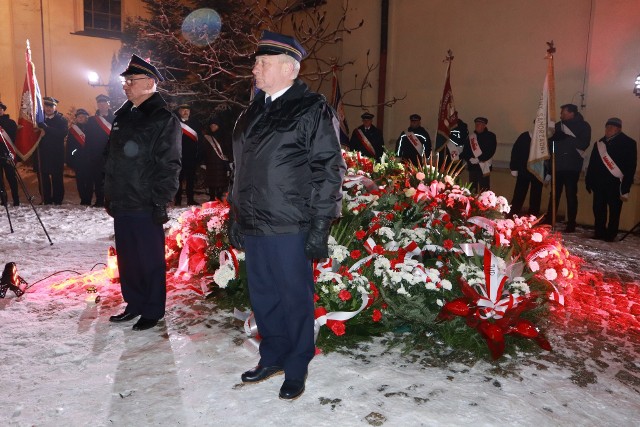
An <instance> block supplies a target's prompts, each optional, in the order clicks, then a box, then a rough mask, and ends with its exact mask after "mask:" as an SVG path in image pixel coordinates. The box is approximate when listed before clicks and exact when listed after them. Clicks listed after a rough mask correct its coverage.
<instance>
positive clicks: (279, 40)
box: [255, 30, 307, 62]
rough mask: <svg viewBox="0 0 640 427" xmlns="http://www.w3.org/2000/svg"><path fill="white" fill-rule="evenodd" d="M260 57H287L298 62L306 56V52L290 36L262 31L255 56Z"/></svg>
mask: <svg viewBox="0 0 640 427" xmlns="http://www.w3.org/2000/svg"><path fill="white" fill-rule="evenodd" d="M260 55H287V56H290V57H292V58H293V59H295V60H296V61H298V62H300V61H302V59H303V58H304V57H305V56H307V51H306V50H304V48H303V47H302V45H301V44H300V43H299V42H298V40H296V39H295V38H293V37H291V36H286V35H284V34H278V33H273V32H271V31H267V30H265V31H263V32H262V37H261V38H260V41H258V48H257V50H256V53H255V56H260Z"/></svg>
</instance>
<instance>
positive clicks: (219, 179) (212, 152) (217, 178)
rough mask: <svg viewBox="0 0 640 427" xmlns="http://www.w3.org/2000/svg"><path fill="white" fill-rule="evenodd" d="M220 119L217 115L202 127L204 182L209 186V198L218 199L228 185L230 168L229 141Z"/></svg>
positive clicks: (220, 198)
mask: <svg viewBox="0 0 640 427" xmlns="http://www.w3.org/2000/svg"><path fill="white" fill-rule="evenodd" d="M221 126H222V121H221V120H220V119H218V118H217V117H212V118H211V119H209V122H208V123H207V126H206V128H205V129H204V141H203V144H204V147H203V149H202V151H203V153H204V162H205V166H206V167H207V173H206V184H207V186H208V187H209V198H210V200H214V199H219V200H222V197H223V196H224V194H225V193H226V192H227V190H228V187H229V171H230V170H231V167H230V165H231V160H230V159H233V156H232V154H231V143H230V137H229V134H228V132H224V131H223V130H222V129H221Z"/></svg>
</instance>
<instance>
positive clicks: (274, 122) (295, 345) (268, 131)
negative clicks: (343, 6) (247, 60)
mask: <svg viewBox="0 0 640 427" xmlns="http://www.w3.org/2000/svg"><path fill="white" fill-rule="evenodd" d="M305 55H306V52H305V50H304V48H303V47H302V46H301V45H300V43H298V41H297V40H296V39H295V38H293V37H290V36H288V35H283V34H278V33H273V32H270V31H264V32H263V34H262V37H261V39H260V41H259V42H258V46H257V51H256V53H255V58H256V59H255V64H254V66H253V75H254V76H255V82H256V87H257V88H258V89H260V92H259V93H257V94H256V96H255V97H254V99H253V101H252V102H251V105H250V106H249V107H248V108H247V109H246V110H245V111H244V112H243V113H242V114H241V115H240V117H239V118H238V120H237V122H236V125H235V128H234V130H233V137H232V140H233V153H234V164H235V168H234V178H233V184H232V186H231V192H230V194H229V196H228V200H229V203H230V213H229V240H230V242H231V244H232V245H233V246H235V247H236V248H238V249H244V251H245V260H246V269H247V278H248V283H249V295H250V299H251V307H252V309H253V313H254V315H255V320H256V325H257V326H258V330H259V331H260V336H261V337H262V341H261V342H260V361H259V362H258V365H257V366H256V367H255V368H253V369H250V370H248V371H246V372H244V373H243V374H242V375H241V379H242V381H243V382H244V383H256V382H260V381H263V380H266V379H267V378H270V377H272V376H274V375H277V374H282V373H283V372H284V377H285V379H284V382H283V383H282V386H281V387H280V393H279V396H280V398H281V399H286V400H293V399H296V398H298V397H299V396H300V395H301V394H302V393H303V392H304V390H305V381H306V378H307V367H308V365H309V362H310V361H311V359H312V358H313V356H314V354H315V344H314V327H313V325H314V301H313V294H314V283H313V270H312V263H311V262H312V260H313V259H324V258H327V257H328V256H329V250H328V238H329V231H330V227H331V223H332V222H333V220H334V219H335V218H337V217H338V216H339V215H340V211H341V199H342V192H341V185H342V179H343V177H344V173H345V170H346V165H345V163H344V160H343V159H342V155H341V150H340V136H339V135H340V133H339V127H338V126H339V125H338V120H337V118H336V117H335V115H334V111H333V109H332V108H331V106H330V105H329V104H328V103H327V102H326V99H325V98H324V97H323V96H322V95H319V94H317V93H314V92H312V91H311V90H310V89H309V87H308V86H307V85H306V84H305V83H303V82H302V81H301V80H299V79H298V78H297V76H298V72H299V70H300V61H301V60H302V58H303V57H304V56H305Z"/></svg>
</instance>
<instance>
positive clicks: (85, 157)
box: [67, 108, 93, 206]
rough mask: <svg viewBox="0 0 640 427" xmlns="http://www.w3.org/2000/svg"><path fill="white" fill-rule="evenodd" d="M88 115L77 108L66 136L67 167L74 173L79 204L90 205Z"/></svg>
mask: <svg viewBox="0 0 640 427" xmlns="http://www.w3.org/2000/svg"><path fill="white" fill-rule="evenodd" d="M88 120H89V113H88V112H87V110H85V109H84V108H78V109H77V110H76V114H75V120H74V122H73V124H72V125H71V126H70V127H69V133H68V134H67V166H69V167H70V168H71V169H73V171H74V172H75V173H76V186H77V188H78V195H79V196H80V204H81V205H83V206H89V205H91V196H92V194H93V190H92V180H91V162H90V160H89V151H88V150H87V134H86V130H87V121H88Z"/></svg>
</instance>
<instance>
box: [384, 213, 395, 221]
mask: <svg viewBox="0 0 640 427" xmlns="http://www.w3.org/2000/svg"><path fill="white" fill-rule="evenodd" d="M386 218H387V219H388V220H389V221H393V218H394V215H393V214H392V213H388V214H387V216H386Z"/></svg>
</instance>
